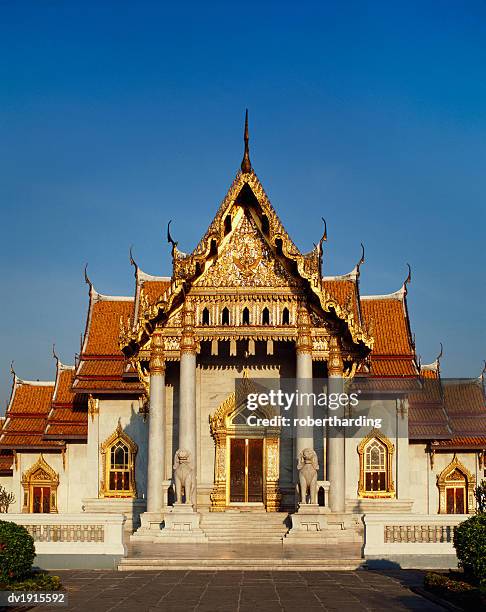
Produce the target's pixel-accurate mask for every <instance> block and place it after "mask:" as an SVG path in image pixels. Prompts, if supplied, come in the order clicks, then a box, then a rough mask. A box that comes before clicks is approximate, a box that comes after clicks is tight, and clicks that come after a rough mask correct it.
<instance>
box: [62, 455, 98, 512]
mask: <svg viewBox="0 0 486 612" xmlns="http://www.w3.org/2000/svg"><path fill="white" fill-rule="evenodd" d="M86 451H87V445H86V444H84V443H83V444H68V445H67V451H66V475H67V489H68V494H67V500H66V506H67V510H66V512H81V511H82V506H83V504H82V501H81V500H82V499H83V497H85V496H86V485H87V481H88V480H89V479H90V478H93V474H89V473H88V470H87V469H86ZM94 477H96V474H95V475H94Z"/></svg>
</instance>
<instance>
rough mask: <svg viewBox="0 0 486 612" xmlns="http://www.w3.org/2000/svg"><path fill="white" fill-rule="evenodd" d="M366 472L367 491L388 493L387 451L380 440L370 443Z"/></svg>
mask: <svg viewBox="0 0 486 612" xmlns="http://www.w3.org/2000/svg"><path fill="white" fill-rule="evenodd" d="M364 470H365V488H366V490H367V491H386V484H387V483H386V449H385V445H384V444H382V443H381V442H380V441H379V440H376V439H375V440H372V441H371V442H369V443H368V445H367V447H366V452H365V466H364Z"/></svg>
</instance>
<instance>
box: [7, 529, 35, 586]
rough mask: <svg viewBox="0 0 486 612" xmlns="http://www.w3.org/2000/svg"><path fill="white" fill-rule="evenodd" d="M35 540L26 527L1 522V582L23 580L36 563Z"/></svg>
mask: <svg viewBox="0 0 486 612" xmlns="http://www.w3.org/2000/svg"><path fill="white" fill-rule="evenodd" d="M34 557H35V548H34V540H33V538H32V536H30V535H29V532H28V531H27V529H25V527H22V526H21V525H16V524H15V523H11V522H9V521H0V581H1V582H11V581H14V580H22V578H25V577H27V576H29V575H30V573H31V571H32V563H33V562H34Z"/></svg>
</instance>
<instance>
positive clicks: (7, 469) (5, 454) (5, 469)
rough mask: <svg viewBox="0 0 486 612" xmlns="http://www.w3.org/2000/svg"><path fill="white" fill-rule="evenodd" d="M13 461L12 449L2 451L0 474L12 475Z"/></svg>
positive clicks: (0, 452) (0, 453) (0, 454)
mask: <svg viewBox="0 0 486 612" xmlns="http://www.w3.org/2000/svg"><path fill="white" fill-rule="evenodd" d="M13 462H14V458H13V453H12V451H5V450H2V451H0V474H1V475H4V476H7V475H11V474H12V464H13Z"/></svg>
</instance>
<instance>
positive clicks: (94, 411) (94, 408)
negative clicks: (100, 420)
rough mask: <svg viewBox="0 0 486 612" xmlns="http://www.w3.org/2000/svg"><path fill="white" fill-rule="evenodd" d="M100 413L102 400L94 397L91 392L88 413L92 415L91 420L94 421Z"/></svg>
mask: <svg viewBox="0 0 486 612" xmlns="http://www.w3.org/2000/svg"><path fill="white" fill-rule="evenodd" d="M99 413H100V400H99V399H98V398H97V397H93V395H92V394H91V393H90V394H89V396H88V414H89V416H90V417H91V422H93V421H94V418H95V416H98V414H99Z"/></svg>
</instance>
